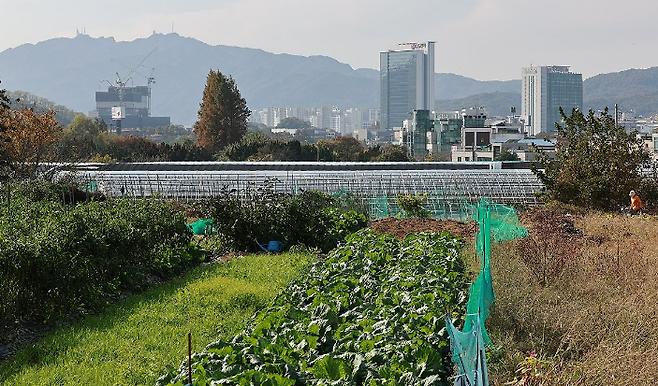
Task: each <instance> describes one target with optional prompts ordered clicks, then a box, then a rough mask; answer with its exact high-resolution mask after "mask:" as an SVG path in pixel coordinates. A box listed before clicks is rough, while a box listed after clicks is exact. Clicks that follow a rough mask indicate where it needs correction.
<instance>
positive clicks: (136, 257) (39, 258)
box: [0, 193, 200, 322]
mask: <svg viewBox="0 0 658 386" xmlns="http://www.w3.org/2000/svg"><path fill="white" fill-rule="evenodd" d="M12 194H13V193H12ZM34 197H35V195H34V194H28V195H20V194H17V195H16V196H15V197H14V199H13V200H12V201H11V202H10V204H9V205H10V208H7V207H5V208H4V210H3V212H2V216H1V217H0V293H2V294H3V301H2V304H1V305H0V307H1V308H0V311H1V312H0V322H6V321H11V320H20V319H23V318H40V319H45V320H50V319H57V318H60V317H65V316H67V315H70V314H77V313H85V312H89V311H93V310H96V309H98V308H99V307H102V306H104V305H106V304H107V302H108V300H110V299H112V298H115V297H117V296H119V295H120V294H121V293H123V292H126V291H129V292H134V291H138V290H142V289H144V288H146V287H147V286H149V285H150V284H151V283H152V282H153V281H159V280H162V279H165V278H168V277H171V276H172V275H174V274H176V273H178V272H181V270H183V269H185V268H186V267H188V266H189V265H190V264H192V263H194V262H196V261H198V259H199V258H200V254H199V253H197V252H196V251H194V250H193V249H192V248H191V244H190V240H191V234H190V232H189V231H188V230H187V227H186V224H185V218H184V216H183V215H182V213H181V212H180V211H178V210H176V209H175V208H174V207H173V206H172V205H171V204H169V203H166V202H164V201H160V200H158V199H143V200H116V201H105V202H93V201H92V202H89V203H87V204H84V205H82V204H79V205H74V206H64V205H63V204H62V202H61V201H59V199H58V198H53V196H52V195H49V194H43V195H41V197H42V200H40V201H34V200H32V198H34Z"/></svg>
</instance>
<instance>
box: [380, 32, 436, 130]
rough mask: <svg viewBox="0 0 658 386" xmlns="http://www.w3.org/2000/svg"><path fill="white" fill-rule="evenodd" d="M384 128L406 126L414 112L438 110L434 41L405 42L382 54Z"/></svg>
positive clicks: (382, 125) (381, 101)
mask: <svg viewBox="0 0 658 386" xmlns="http://www.w3.org/2000/svg"><path fill="white" fill-rule="evenodd" d="M379 65H380V77H381V99H380V103H381V128H383V129H392V128H394V127H402V122H403V121H404V120H406V119H412V114H413V111H414V110H429V111H433V110H434V42H427V43H403V44H398V45H397V46H395V47H392V48H391V49H389V50H388V51H382V52H381V53H380V61H379Z"/></svg>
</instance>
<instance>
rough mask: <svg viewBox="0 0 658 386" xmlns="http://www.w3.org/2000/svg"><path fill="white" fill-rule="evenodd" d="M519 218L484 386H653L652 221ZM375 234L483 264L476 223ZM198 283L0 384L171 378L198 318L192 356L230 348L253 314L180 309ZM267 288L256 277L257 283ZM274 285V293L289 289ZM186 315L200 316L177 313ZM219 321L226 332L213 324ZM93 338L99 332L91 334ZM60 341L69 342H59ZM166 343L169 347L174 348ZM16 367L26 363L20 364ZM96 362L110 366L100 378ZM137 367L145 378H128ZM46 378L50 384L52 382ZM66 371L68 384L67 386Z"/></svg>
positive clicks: (503, 260) (655, 274)
mask: <svg viewBox="0 0 658 386" xmlns="http://www.w3.org/2000/svg"><path fill="white" fill-rule="evenodd" d="M519 218H520V220H521V222H522V224H523V225H524V226H525V227H527V228H528V229H529V231H530V236H529V237H528V238H526V239H524V240H516V241H509V242H505V243H503V244H494V245H493V247H492V260H491V269H492V277H493V286H494V291H495V294H496V301H495V302H494V303H493V307H492V310H491V315H490V317H489V319H487V322H486V325H487V330H488V332H489V336H490V337H491V340H492V342H493V346H491V347H489V348H488V349H487V351H488V357H487V359H488V369H489V378H490V384H491V385H506V384H508V385H518V386H521V385H533V384H534V385H537V384H542V385H583V386H588V385H592V386H594V385H601V384H609V382H610V381H611V380H614V382H615V384H619V385H637V384H643V385H650V384H654V383H655V382H656V381H657V380H658V377H657V376H655V375H654V374H656V373H658V364H656V363H654V362H655V361H653V360H652V359H651V358H655V357H656V354H657V353H658V352H657V351H658V340H657V339H656V336H658V328H656V327H654V324H655V323H653V320H654V316H655V315H656V314H658V306H656V304H655V301H653V299H655V298H656V297H658V285H656V284H655V283H658V280H657V279H658V268H656V267H657V266H658V264H657V263H658V246H656V244H655V243H654V240H655V235H656V234H658V220H656V218H655V217H653V216H650V215H644V216H643V217H627V216H621V215H611V214H605V213H598V212H584V211H579V210H577V209H574V208H560V207H551V206H546V207H542V208H536V209H532V210H528V211H522V212H520V213H519ZM371 227H372V229H374V230H375V231H377V232H379V233H389V234H393V235H396V236H398V237H404V235H406V234H408V233H415V232H419V231H434V232H436V231H442V230H450V231H451V232H453V233H454V234H458V235H460V236H461V237H464V238H465V239H466V240H467V244H466V245H465V247H464V249H463V251H464V252H463V253H464V254H466V255H468V256H465V261H466V262H467V263H468V264H470V265H471V272H475V271H476V270H477V268H478V264H479V262H478V261H477V259H475V258H472V256H473V255H474V252H473V248H472V247H473V245H472V240H473V235H474V229H473V227H472V224H461V223H450V222H445V221H439V222H437V221H432V220H415V219H407V220H398V219H385V220H379V221H375V222H373V223H372V225H371ZM258 256H260V255H258ZM265 256H268V255H263V258H264V257H265ZM300 259H302V260H303V257H300ZM247 261H249V259H248V258H245V259H236V260H235V261H232V262H230V263H229V265H231V264H235V263H238V262H247ZM308 263H309V261H306V262H305V263H302V262H301V260H300V264H301V265H300V266H299V267H305V266H307V265H305V264H308ZM215 266H219V265H213V268H209V267H208V266H205V267H203V268H201V269H200V271H199V272H207V271H206V270H209V269H210V270H211V271H212V270H214V269H217V268H215ZM236 267H237V265H236ZM253 269H255V268H253V267H252V268H242V269H241V270H240V272H241V273H240V274H239V275H238V276H240V278H241V280H247V279H246V277H247V276H248V275H251V274H253V273H254V272H255V271H253ZM301 269H303V268H301ZM195 272H197V271H195ZM263 274H266V273H263ZM272 274H273V273H272ZM268 275H269V274H268ZM201 276H204V277H205V276H212V274H210V273H201V274H199V273H195V274H193V275H192V277H191V278H189V277H188V278H185V279H182V280H183V281H182V282H181V281H177V282H176V284H174V288H173V289H170V290H168V291H165V292H167V293H170V294H169V295H171V294H178V295H177V298H178V302H175V303H174V304H173V306H171V307H170V309H169V311H166V312H163V313H162V315H164V316H163V317H160V316H155V315H156V314H157V315H160V312H159V311H158V312H157V313H156V312H155V311H154V310H153V309H152V308H149V307H147V304H148V303H153V302H157V303H158V304H160V300H162V299H161V298H164V297H166V296H165V295H157V296H156V295H149V294H152V293H153V292H152V291H151V292H148V293H147V294H146V295H144V296H145V297H143V298H141V300H139V301H134V302H133V301H129V302H127V303H124V304H122V305H120V306H118V308H113V309H112V312H113V314H111V317H110V321H109V322H107V323H106V322H103V321H102V320H101V319H102V318H100V317H98V318H90V319H89V320H91V321H92V322H90V323H91V324H90V326H88V327H76V326H73V327H70V328H65V329H62V330H60V331H58V332H56V333H55V334H54V335H52V336H50V337H48V338H46V339H44V340H42V341H40V342H39V343H38V344H37V345H35V347H32V348H30V349H28V350H26V351H24V352H22V353H21V354H19V355H18V356H17V357H16V358H15V360H12V361H8V362H5V363H2V364H1V365H0V384H2V385H5V384H7V385H9V384H12V385H13V384H26V385H41V384H71V383H89V382H93V383H95V384H101V385H102V384H154V383H155V380H156V379H157V378H158V377H160V376H162V375H163V374H165V373H168V372H170V373H172V374H176V371H177V370H176V369H175V367H176V366H178V365H179V364H180V363H181V361H182V360H183V358H184V355H185V352H186V341H185V336H186V334H187V330H189V329H190V327H189V326H187V325H186V324H185V323H188V322H189V323H192V322H193V321H194V320H197V319H201V320H203V323H209V325H210V326H211V327H210V328H209V329H208V330H207V332H206V333H205V334H203V333H199V334H194V333H193V352H197V353H199V352H202V351H203V349H204V347H205V346H206V344H207V343H210V342H217V339H220V340H228V339H230V337H233V336H235V335H236V334H237V333H238V332H240V331H242V328H243V327H245V326H247V324H248V321H249V320H250V318H251V316H252V315H253V313H254V312H255V311H256V308H255V307H250V308H247V309H245V311H246V312H245V313H244V314H243V315H242V316H239V317H238V316H236V317H235V318H226V316H225V314H222V315H224V316H223V317H221V316H219V314H215V316H214V317H213V316H212V313H211V312H212V311H214V309H213V308H212V307H210V306H209V303H208V302H209V301H210V300H202V301H200V303H202V307H201V308H196V311H195V307H196V305H195V304H196V303H197V302H196V301H192V302H184V301H183V300H184V299H197V298H196V297H194V296H187V294H188V291H184V290H183V289H184V288H188V285H187V284H183V283H187V282H189V283H190V284H191V283H195V282H196V280H197V279H200V277H201ZM268 277H271V276H268ZM288 278H289V280H291V279H292V278H293V277H292V276H289V277H288ZM471 279H472V278H471ZM267 280H268V279H263V277H262V276H261V277H260V278H259V279H256V280H253V282H254V283H258V284H260V282H261V281H267ZM247 282H249V283H251V284H249V285H248V287H251V286H252V285H253V283H252V280H251V279H249V280H247ZM279 284H280V286H279V287H278V288H280V289H282V288H284V287H285V284H283V283H279ZM197 285H198V284H197ZM245 285H246V284H245ZM190 288H191V287H190ZM195 291H196V290H195ZM189 293H190V295H192V294H193V293H194V292H189ZM169 295H167V296H169ZM269 296H274V294H273V293H270V295H269ZM235 298H236V299H237V298H240V299H242V300H243V301H244V300H249V299H251V300H253V302H254V303H255V305H257V306H265V305H266V304H267V300H265V299H266V298H265V297H262V298H260V297H255V298H252V297H251V296H250V295H238V294H235ZM124 307H128V308H130V309H134V310H137V309H139V308H144V309H145V310H148V309H150V311H149V312H150V314H149V312H147V313H146V316H145V317H143V318H141V319H137V320H139V323H138V324H136V325H135V324H130V323H129V322H130V320H132V319H133V318H132V317H129V316H128V314H127V313H126V311H121V310H120V308H124ZM174 314H175V315H177V316H176V317H177V318H178V319H170V324H176V323H183V326H182V328H181V329H180V330H179V331H178V332H176V333H174V334H173V335H168V336H167V337H166V339H167V341H166V342H163V341H164V339H159V340H160V342H155V343H153V342H151V343H146V346H147V347H143V346H140V345H139V344H141V343H139V342H140V341H142V340H143V341H144V342H147V340H146V338H147V337H148V336H149V335H155V336H158V335H157V334H156V332H157V333H160V330H162V332H164V331H166V330H167V329H169V328H171V327H172V326H166V328H165V327H161V326H157V327H147V325H146V324H143V323H146V322H145V321H144V320H149V321H150V320H151V319H153V320H154V322H157V321H158V320H161V319H164V320H166V319H167V318H168V317H169V318H173V316H166V315H174ZM191 314H196V315H204V317H202V318H199V317H197V318H190V317H186V316H185V315H191ZM149 315H150V316H149ZM174 320H176V322H175V323H174V322H173V321H174ZM223 321H226V322H227V323H226V324H224V325H222V326H223V327H220V325H219V324H220V323H222V322H223ZM113 326H116V327H118V328H120V329H121V330H133V334H134V335H132V336H130V335H129V336H128V337H127V338H120V337H118V336H117V335H113V333H112V328H111V327H113ZM136 326H139V328H138V327H136ZM94 331H96V334H92V332H94ZM99 332H102V334H100V333H99ZM63 333H68V334H69V337H68V338H58V337H59V336H60V334H63ZM100 335H107V336H108V337H110V338H109V339H110V340H112V341H115V342H113V343H112V344H111V345H110V344H109V343H108V344H105V345H104V347H102V348H98V347H97V348H96V349H95V350H97V351H94V350H92V349H93V348H94V347H96V346H103V345H102V344H99V342H101V340H100V338H99V336H100ZM203 340H205V341H203ZM172 342H173V346H175V347H170V346H172ZM115 343H116V344H117V346H114V344H115ZM156 343H157V344H156ZM85 344H86V345H87V346H85ZM117 347H119V348H117ZM158 347H160V348H158ZM163 347H166V350H168V353H167V354H166V355H161V354H150V352H151V351H150V350H156V351H157V350H165V348H163ZM115 352H118V354H119V355H121V356H117V353H115ZM122 352H123V354H122ZM83 353H84V354H83ZM147 353H149V354H147ZM147 357H151V358H147ZM17 361H20V363H22V364H19V365H17V363H19V362H17ZM102 362H106V363H114V365H115V366H117V367H116V368H115V369H108V368H107V367H105V365H101V363H102ZM11 363H14V364H13V365H12V364H11ZM172 366H173V367H172ZM85 368H86V369H85ZM145 369H146V372H147V373H148V374H141V375H137V376H136V377H133V378H126V377H132V376H134V375H135V374H137V373H139V372H140V371H144V370H145ZM78 371H82V372H78ZM522 372H523V373H522ZM50 373H52V374H54V375H53V377H50V376H48V374H50ZM68 374H71V376H72V377H71V378H67V377H68ZM106 374H110V375H109V376H108V375H106ZM522 374H525V377H524V376H523V375H522ZM113 377H115V378H113ZM126 379H128V380H126ZM122 382H125V383H122Z"/></svg>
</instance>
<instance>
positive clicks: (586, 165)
mask: <svg viewBox="0 0 658 386" xmlns="http://www.w3.org/2000/svg"><path fill="white" fill-rule="evenodd" d="M560 114H561V115H562V118H563V121H564V126H561V125H560V124H558V123H556V124H555V127H556V129H557V135H556V140H557V143H556V146H555V157H554V158H552V157H550V156H549V154H547V153H545V152H541V151H539V152H537V162H535V163H533V164H532V170H533V172H534V173H535V174H536V175H537V177H538V178H539V179H540V180H541V182H542V183H543V184H544V186H545V187H546V194H547V195H548V196H549V198H552V199H555V200H557V201H560V202H563V203H568V204H573V205H576V206H581V207H587V208H592V209H602V210H610V209H615V208H618V205H619V204H620V203H624V204H626V201H627V200H628V192H629V191H630V190H631V189H635V190H641V188H639V187H642V186H643V185H644V184H645V183H647V181H646V179H645V177H644V176H643V170H645V169H646V168H648V167H650V166H651V161H650V160H651V158H650V155H649V154H648V153H647V152H645V151H644V150H643V145H642V139H640V138H639V137H638V136H637V135H636V133H635V132H632V133H627V132H626V129H624V128H623V127H621V126H618V125H616V124H615V120H614V118H613V117H611V116H610V115H609V114H608V109H607V108H606V109H605V110H604V111H603V112H601V114H600V115H596V114H595V113H594V112H593V111H592V110H590V111H589V114H588V115H583V113H582V112H581V111H579V110H578V109H574V110H573V112H572V113H571V116H569V117H567V116H566V115H565V113H564V111H563V110H562V109H560Z"/></svg>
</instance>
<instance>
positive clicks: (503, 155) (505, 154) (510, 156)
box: [494, 149, 521, 161]
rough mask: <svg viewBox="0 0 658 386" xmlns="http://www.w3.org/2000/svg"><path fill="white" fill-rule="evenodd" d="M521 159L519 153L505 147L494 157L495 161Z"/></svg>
mask: <svg viewBox="0 0 658 386" xmlns="http://www.w3.org/2000/svg"><path fill="white" fill-rule="evenodd" d="M520 160H521V159H520V158H519V156H518V154H516V153H514V152H513V151H509V150H507V149H503V151H501V152H500V153H498V154H497V155H496V156H495V157H494V161H520Z"/></svg>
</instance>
